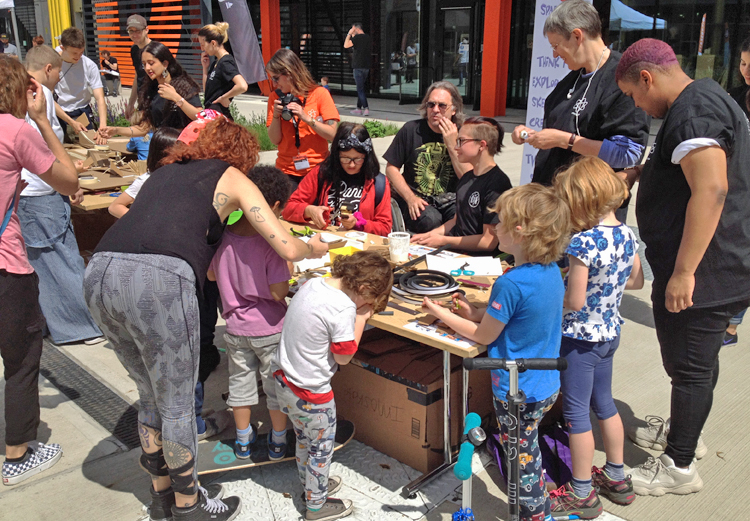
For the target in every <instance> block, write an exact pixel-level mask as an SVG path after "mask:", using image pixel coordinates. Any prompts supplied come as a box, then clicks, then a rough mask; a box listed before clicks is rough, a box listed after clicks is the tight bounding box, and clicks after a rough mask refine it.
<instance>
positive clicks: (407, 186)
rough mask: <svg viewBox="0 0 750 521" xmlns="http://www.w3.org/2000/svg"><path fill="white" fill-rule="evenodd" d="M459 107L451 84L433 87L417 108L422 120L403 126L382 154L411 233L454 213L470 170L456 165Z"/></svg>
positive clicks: (430, 227)
mask: <svg viewBox="0 0 750 521" xmlns="http://www.w3.org/2000/svg"><path fill="white" fill-rule="evenodd" d="M463 108H464V104H463V101H462V100H461V95H460V94H459V93H458V89H457V88H456V86H455V85H454V84H453V83H451V82H448V81H437V82H435V83H433V84H432V85H430V86H429V88H428V89H427V93H426V94H425V96H424V98H423V99H422V104H421V105H420V107H419V112H420V114H421V115H422V118H421V119H416V120H413V121H409V122H408V123H406V124H405V125H404V126H403V127H401V130H399V131H398V134H396V137H395V138H394V139H393V143H391V146H390V147H389V148H388V150H387V151H386V153H385V154H384V155H383V157H384V158H385V160H386V161H387V162H388V165H387V166H386V169H385V173H386V175H387V176H388V180H389V181H390V183H391V187H392V188H393V190H394V192H393V193H392V197H393V198H394V199H395V200H396V202H397V203H398V205H399V208H400V209H401V213H402V214H403V216H404V224H405V225H406V229H407V230H409V231H411V232H414V233H426V232H429V231H430V230H433V229H435V228H437V227H438V226H440V225H442V224H443V223H445V222H447V221H449V220H451V219H452V218H453V216H454V215H455V213H456V193H455V192H456V185H457V184H458V179H459V178H460V177H461V176H462V175H463V174H464V172H466V171H467V170H469V169H471V165H469V164H461V163H459V162H458V156H457V154H456V137H457V136H458V127H459V126H461V124H462V123H463V120H464V114H463ZM401 167H403V168H404V172H403V174H402V173H401Z"/></svg>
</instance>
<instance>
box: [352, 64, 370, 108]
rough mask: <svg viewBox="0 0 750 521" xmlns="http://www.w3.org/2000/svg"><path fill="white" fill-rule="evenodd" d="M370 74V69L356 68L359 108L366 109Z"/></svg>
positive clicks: (355, 80) (355, 81)
mask: <svg viewBox="0 0 750 521" xmlns="http://www.w3.org/2000/svg"><path fill="white" fill-rule="evenodd" d="M369 74H370V69H354V83H356V84H357V108H358V109H366V108H368V105H367V96H366V94H365V87H366V86H367V76H368V75H369Z"/></svg>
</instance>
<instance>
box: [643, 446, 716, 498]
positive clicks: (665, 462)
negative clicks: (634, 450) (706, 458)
mask: <svg viewBox="0 0 750 521" xmlns="http://www.w3.org/2000/svg"><path fill="white" fill-rule="evenodd" d="M630 479H631V480H632V481H633V491H634V492H635V493H636V494H638V495H640V496H663V495H664V494H692V493H693V492H698V491H700V490H701V489H702V488H703V480H702V479H701V477H700V476H699V475H698V471H697V470H696V468H695V463H691V464H690V467H688V470H687V471H684V470H682V469H678V468H677V467H676V466H675V464H674V461H673V460H672V458H670V457H669V456H667V455H666V454H662V455H661V456H659V458H658V459H655V458H653V457H649V458H648V460H647V461H646V463H644V464H642V465H639V466H637V467H635V468H633V469H630Z"/></svg>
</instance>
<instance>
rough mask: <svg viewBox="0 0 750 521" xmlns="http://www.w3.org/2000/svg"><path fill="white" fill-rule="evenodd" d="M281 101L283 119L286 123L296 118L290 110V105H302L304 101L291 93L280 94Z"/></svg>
mask: <svg viewBox="0 0 750 521" xmlns="http://www.w3.org/2000/svg"><path fill="white" fill-rule="evenodd" d="M279 101H281V107H282V109H281V119H283V120H284V121H290V120H291V119H292V118H293V117H294V113H293V112H292V111H291V110H289V107H288V105H289V104H290V103H297V104H299V105H302V100H301V99H299V98H298V97H297V96H295V95H294V94H292V93H291V92H290V93H288V94H279Z"/></svg>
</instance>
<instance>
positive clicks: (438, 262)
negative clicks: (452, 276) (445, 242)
mask: <svg viewBox="0 0 750 521" xmlns="http://www.w3.org/2000/svg"><path fill="white" fill-rule="evenodd" d="M464 264H467V265H466V266H465V267H464V268H463V269H464V270H465V271H473V272H474V275H476V276H487V277H494V276H500V275H502V274H503V266H502V264H501V261H500V259H496V258H494V257H461V258H455V259H443V258H441V257H438V256H436V255H428V256H427V268H428V269H431V270H436V271H442V272H443V273H450V272H451V271H453V270H457V269H460V268H461V266H463V265H464Z"/></svg>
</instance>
